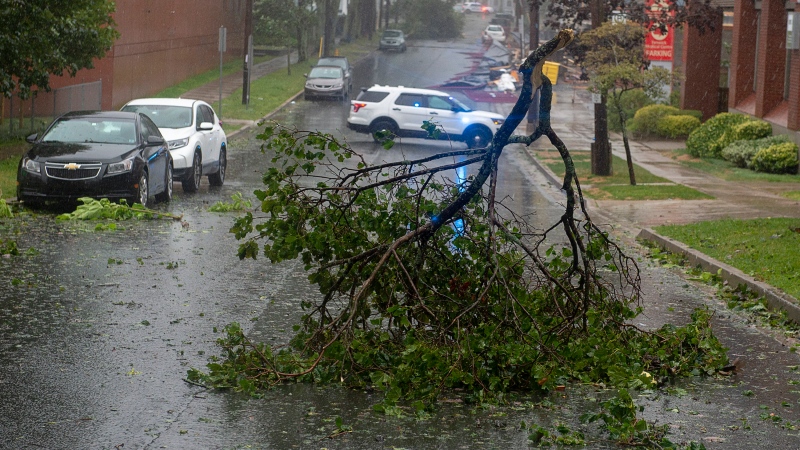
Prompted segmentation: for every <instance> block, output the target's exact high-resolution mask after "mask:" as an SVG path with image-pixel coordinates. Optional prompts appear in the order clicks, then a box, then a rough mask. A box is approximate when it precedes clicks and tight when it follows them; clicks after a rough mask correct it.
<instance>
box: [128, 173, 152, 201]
mask: <svg viewBox="0 0 800 450" xmlns="http://www.w3.org/2000/svg"><path fill="white" fill-rule="evenodd" d="M134 203H139V204H140V205H142V206H144V207H145V208H149V207H150V183H149V182H148V179H147V171H146V170H142V173H141V174H140V175H139V188H138V189H137V190H136V196H135V197H133V198H132V199H130V204H131V205H133V204H134Z"/></svg>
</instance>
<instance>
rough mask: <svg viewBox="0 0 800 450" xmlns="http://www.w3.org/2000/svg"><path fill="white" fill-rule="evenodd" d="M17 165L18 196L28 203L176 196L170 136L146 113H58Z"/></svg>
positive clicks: (31, 139) (147, 203) (133, 200)
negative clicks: (167, 138) (169, 142)
mask: <svg viewBox="0 0 800 450" xmlns="http://www.w3.org/2000/svg"><path fill="white" fill-rule="evenodd" d="M27 141H28V142H29V143H31V144H33V146H32V147H31V148H30V149H29V150H28V151H27V153H25V155H23V156H22V159H21V160H20V163H19V167H18V169H17V198H18V199H19V200H20V201H22V202H23V203H25V204H28V205H36V204H40V203H43V202H45V201H60V202H65V201H66V202H75V201H77V199H78V198H80V197H93V198H107V199H109V200H114V201H119V200H121V199H125V200H126V201H127V202H128V203H129V204H134V203H141V204H142V205H144V206H145V207H149V206H151V205H152V202H151V200H150V199H151V198H152V197H155V199H156V200H158V201H165V202H168V201H170V200H171V199H172V180H173V179H172V177H173V175H172V168H173V162H172V157H171V156H170V152H169V150H168V148H167V141H166V140H165V139H164V137H163V136H162V135H161V132H160V131H158V127H157V126H156V124H155V123H153V121H152V120H150V118H148V117H147V116H145V115H144V114H140V113H135V112H120V111H77V112H70V113H67V114H64V115H62V116H60V117H58V118H57V119H56V120H54V121H53V123H51V124H50V126H48V127H47V129H46V130H45V131H44V132H43V133H42V134H41V135H38V134H32V135H30V136H28V138H27Z"/></svg>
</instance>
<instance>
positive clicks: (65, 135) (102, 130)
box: [42, 117, 136, 144]
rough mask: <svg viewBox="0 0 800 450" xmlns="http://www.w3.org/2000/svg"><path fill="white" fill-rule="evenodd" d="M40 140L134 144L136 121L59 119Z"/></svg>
mask: <svg viewBox="0 0 800 450" xmlns="http://www.w3.org/2000/svg"><path fill="white" fill-rule="evenodd" d="M42 142H69V143H74V142H94V143H100V144H135V143H136V123H135V122H134V121H133V120H124V119H99V118H93V117H87V118H77V119H72V118H66V119H60V120H58V121H57V122H56V123H54V124H53V126H52V127H51V128H50V129H49V130H48V131H47V133H46V134H45V135H44V136H43V137H42Z"/></svg>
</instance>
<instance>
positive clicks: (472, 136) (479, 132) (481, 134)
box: [464, 126, 492, 148]
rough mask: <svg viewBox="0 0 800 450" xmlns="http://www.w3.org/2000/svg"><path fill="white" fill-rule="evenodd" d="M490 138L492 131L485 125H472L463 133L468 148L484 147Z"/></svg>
mask: <svg viewBox="0 0 800 450" xmlns="http://www.w3.org/2000/svg"><path fill="white" fill-rule="evenodd" d="M491 140H492V132H491V131H489V130H488V129H487V128H486V127H481V126H478V127H473V128H470V129H469V130H468V131H467V132H466V133H465V134H464V142H466V143H467V147H468V148H485V147H486V146H488V145H489V142H491Z"/></svg>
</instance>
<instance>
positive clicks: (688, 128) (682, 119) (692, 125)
mask: <svg viewBox="0 0 800 450" xmlns="http://www.w3.org/2000/svg"><path fill="white" fill-rule="evenodd" d="M699 126H700V119H698V118H697V117H694V116H689V115H675V116H665V117H662V118H661V120H659V121H658V123H657V125H656V131H657V133H658V135H659V136H664V137H668V138H670V139H675V138H679V137H686V136H688V135H689V134H690V133H691V132H692V131H694V130H695V129H696V128H697V127H699Z"/></svg>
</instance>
